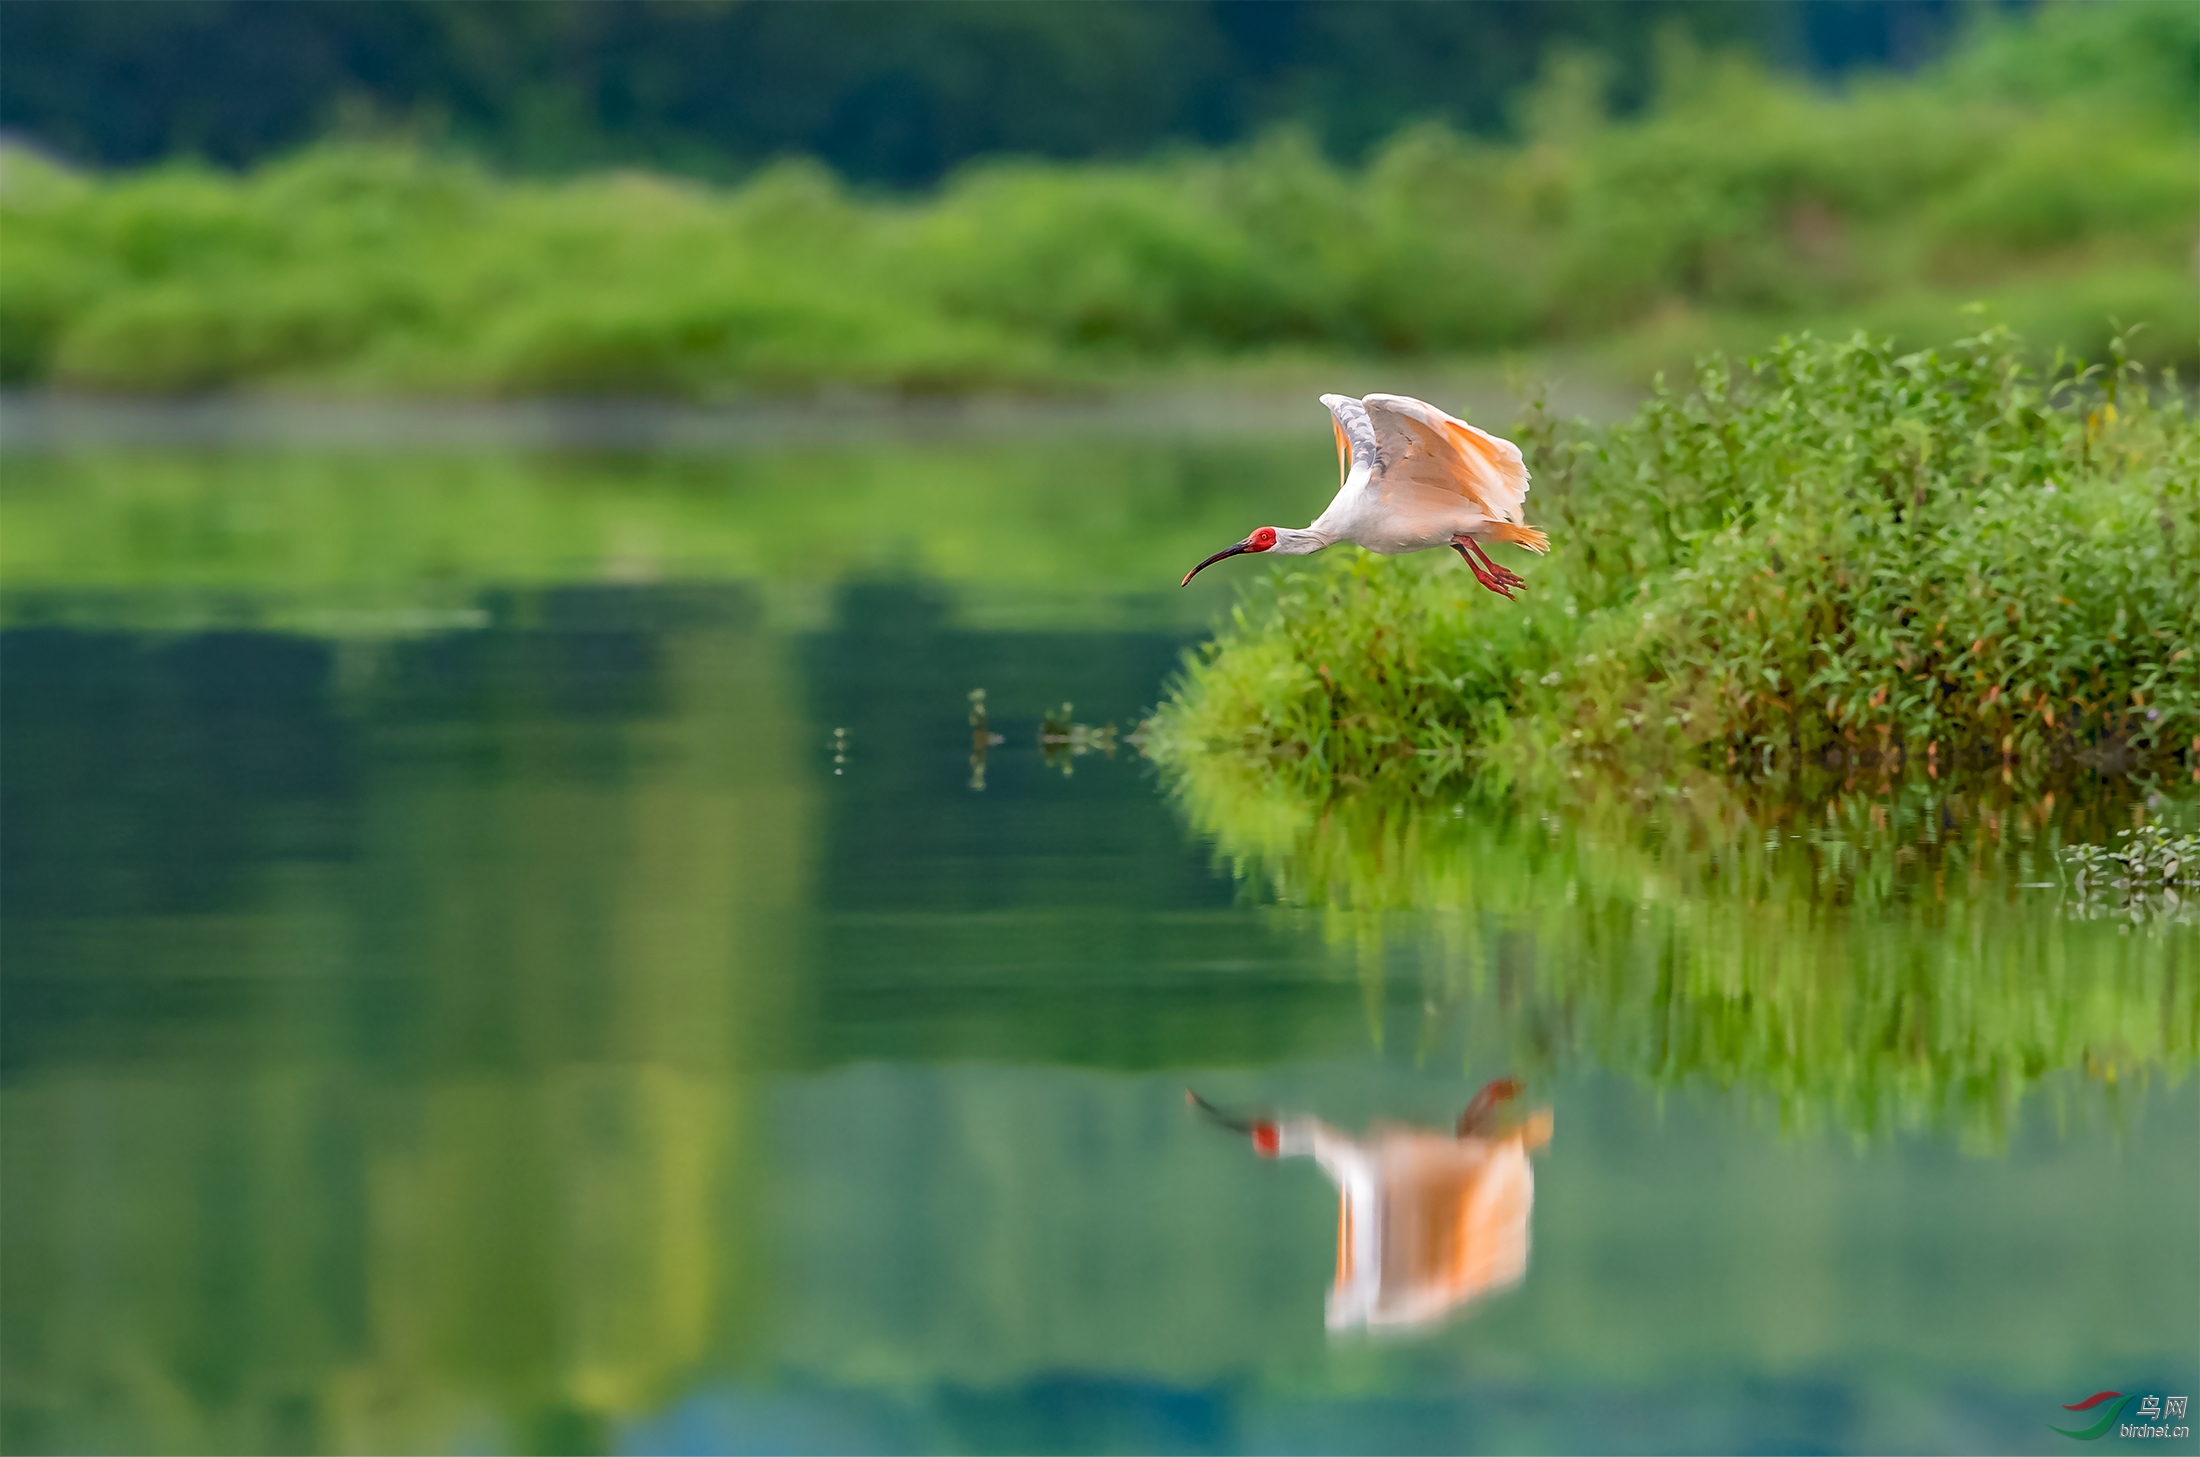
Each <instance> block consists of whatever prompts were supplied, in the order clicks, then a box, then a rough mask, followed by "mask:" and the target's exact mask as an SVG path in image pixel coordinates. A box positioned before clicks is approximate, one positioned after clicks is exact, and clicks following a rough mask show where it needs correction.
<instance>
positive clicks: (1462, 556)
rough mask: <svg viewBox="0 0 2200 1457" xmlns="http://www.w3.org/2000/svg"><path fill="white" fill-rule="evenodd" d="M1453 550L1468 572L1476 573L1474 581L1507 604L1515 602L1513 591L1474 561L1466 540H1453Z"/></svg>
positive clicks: (1458, 538)
mask: <svg viewBox="0 0 2200 1457" xmlns="http://www.w3.org/2000/svg"><path fill="white" fill-rule="evenodd" d="M1451 549H1452V550H1453V551H1455V552H1457V553H1459V560H1461V561H1463V562H1465V563H1466V564H1467V570H1468V571H1470V572H1472V573H1474V580H1476V581H1477V582H1480V583H1481V584H1482V585H1483V586H1485V587H1487V588H1489V589H1490V590H1491V591H1492V592H1495V593H1496V594H1497V595H1498V596H1500V597H1502V598H1504V599H1505V600H1506V601H1507V602H1510V601H1512V600H1513V594H1512V589H1511V588H1509V587H1507V586H1506V585H1505V584H1504V583H1503V582H1502V581H1500V580H1498V579H1497V578H1496V577H1493V576H1491V575H1490V573H1489V569H1488V568H1487V567H1484V566H1483V565H1482V564H1481V563H1480V562H1478V561H1476V560H1475V559H1474V557H1473V555H1472V554H1471V553H1469V552H1468V550H1467V543H1466V541H1465V539H1464V538H1460V537H1454V538H1452V543H1451Z"/></svg>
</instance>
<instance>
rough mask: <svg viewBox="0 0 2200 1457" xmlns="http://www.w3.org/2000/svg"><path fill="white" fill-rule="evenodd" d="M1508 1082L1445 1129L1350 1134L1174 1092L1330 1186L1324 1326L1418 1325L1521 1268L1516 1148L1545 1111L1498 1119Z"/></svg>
mask: <svg viewBox="0 0 2200 1457" xmlns="http://www.w3.org/2000/svg"><path fill="white" fill-rule="evenodd" d="M1519 1094H1520V1084H1519V1083H1518V1082H1517V1081H1515V1080H1513V1079H1511V1078H1499V1079H1498V1080H1497V1081H1495V1082H1493V1083H1491V1084H1489V1085H1488V1086H1487V1087H1485V1088H1483V1089H1482V1091H1481V1092H1479V1093H1476V1094H1475V1095H1474V1100H1473V1101H1472V1102H1470V1103H1469V1104H1467V1110H1466V1112H1464V1113H1462V1114H1460V1115H1459V1123H1458V1126H1457V1127H1456V1128H1454V1129H1449V1130H1438V1129H1428V1128H1411V1127H1406V1126H1402V1125H1398V1124H1377V1125H1376V1126H1375V1127H1373V1128H1371V1129H1369V1130H1368V1132H1367V1135H1366V1136H1365V1137H1364V1138H1353V1137H1351V1136H1349V1135H1347V1134H1345V1133H1342V1132H1340V1131H1339V1130H1337V1129H1335V1128H1332V1127H1330V1126H1329V1125H1328V1124H1326V1123H1323V1122H1321V1121H1320V1120H1319V1119H1315V1118H1287V1119H1266V1118H1263V1119H1253V1118H1238V1117H1232V1116H1231V1115H1229V1114H1227V1113H1224V1112H1223V1111H1222V1110H1221V1109H1219V1108H1216V1107H1215V1106H1214V1105H1213V1104H1212V1103H1209V1102H1208V1101H1207V1100H1206V1099H1205V1098H1202V1097H1200V1096H1199V1094H1197V1093H1195V1092H1193V1091H1192V1090H1191V1089H1189V1088H1186V1089H1185V1090H1184V1095H1185V1098H1186V1100H1187V1101H1188V1102H1190V1103H1191V1104H1192V1106H1193V1107H1195V1108H1197V1109H1199V1110H1200V1111H1201V1112H1203V1113H1205V1114H1206V1115H1207V1116H1208V1117H1210V1118H1212V1119H1214V1120H1215V1121H1216V1122H1217V1123H1220V1124H1221V1125H1222V1126H1223V1127H1225V1128H1228V1129H1230V1130H1231V1131H1232V1132H1236V1133H1242V1134H1247V1135H1250V1136H1251V1138H1252V1141H1253V1149H1254V1151H1255V1152H1256V1153H1258V1154H1260V1155H1261V1156H1262V1157H1263V1158H1289V1157H1291V1156H1293V1155H1305V1156H1307V1157H1309V1158H1312V1159H1313V1160H1314V1162H1315V1163H1317V1164H1319V1165H1320V1166H1321V1169H1322V1172H1323V1173H1325V1174H1327V1175H1329V1178H1330V1181H1331V1182H1332V1183H1334V1184H1335V1185H1336V1186H1337V1278H1336V1283H1334V1284H1333V1285H1331V1286H1330V1289H1329V1300H1328V1324H1329V1328H1330V1329H1331V1330H1343V1329H1346V1328H1348V1327H1352V1326H1362V1325H1364V1326H1368V1327H1375V1326H1416V1325H1425V1324H1427V1323H1428V1322H1430V1321H1433V1320H1436V1319H1437V1318H1438V1317H1440V1316H1443V1315H1445V1314H1447V1313H1448V1312H1450V1311H1452V1310H1455V1309H1457V1308H1458V1307H1459V1306H1461V1305H1464V1304H1466V1303H1467V1302H1468V1301H1470V1300H1473V1299H1475V1298H1476V1297H1477V1296H1481V1295H1488V1294H1491V1293H1492V1292H1494V1291H1498V1290H1502V1289H1504V1288H1506V1287H1507V1286H1509V1285H1513V1284H1516V1283H1518V1282H1519V1280H1520V1279H1521V1277H1522V1276H1524V1275H1525V1274H1527V1272H1528V1212H1529V1210H1530V1209H1531V1208H1532V1207H1533V1206H1534V1204H1535V1174H1534V1173H1533V1171H1532V1170H1531V1169H1530V1168H1529V1166H1528V1154H1529V1153H1530V1152H1531V1151H1532V1150H1535V1149H1538V1148H1541V1147H1542V1146H1543V1145H1544V1144H1546V1143H1548V1142H1549V1141H1550V1137H1551V1115H1550V1111H1549V1110H1548V1109H1543V1110H1539V1111H1537V1112H1535V1113H1532V1114H1530V1115H1528V1116H1527V1117H1526V1118H1522V1119H1516V1120H1508V1119H1507V1118H1505V1117H1504V1116H1503V1113H1504V1105H1505V1104H1507V1103H1509V1102H1511V1101H1512V1100H1513V1099H1514V1098H1516V1097H1518V1096H1519Z"/></svg>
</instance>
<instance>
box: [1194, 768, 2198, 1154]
mask: <svg viewBox="0 0 2200 1457" xmlns="http://www.w3.org/2000/svg"><path fill="white" fill-rule="evenodd" d="M1175 787H1176V792H1177V794H1178V797H1179V801H1180V803H1181V804H1182V805H1183V807H1184V810H1185V812H1186V814H1187V815H1188V817H1189V818H1190V820H1191V822H1192V824H1193V826H1194V827H1195V828H1196V829H1198V830H1199V831H1201V832H1202V833H1204V834H1206V835H1209V836H1211V837H1212V838H1213V840H1214V843H1215V845H1216V848H1217V851H1218V852H1219V854H1220V855H1221V856H1222V857H1223V858H1224V860H1225V861H1226V862H1228V863H1229V864H1230V865H1231V867H1232V868H1233V870H1234V871H1235V873H1236V874H1238V875H1239V876H1240V877H1243V878H1245V879H1247V880H1249V881H1252V882H1254V883H1256V884H1258V885H1259V886H1260V887H1261V888H1262V891H1263V893H1264V894H1267V895H1271V896H1273V897H1274V898H1275V899H1277V900H1278V901H1280V902H1282V903H1284V904H1288V905H1294V906H1302V907H1309V908H1315V909H1318V910H1320V911H1321V912H1322V913H1323V914H1324V916H1325V917H1326V918H1327V919H1328V921H1329V923H1330V926H1331V929H1332V932H1333V934H1334V935H1335V936H1336V937H1337V938H1338V939H1339V940H1340V941H1343V942H1346V943H1350V944H1353V945H1356V946H1358V947H1359V948H1360V952H1361V956H1362V965H1363V967H1364V968H1365V969H1366V971H1365V974H1367V975H1370V976H1377V977H1379V976H1380V975H1381V974H1382V970H1381V969H1382V966H1383V961H1384V958H1383V956H1382V954H1381V946H1382V943H1383V942H1384V940H1385V939H1386V936H1387V937H1391V938H1394V939H1400V940H1403V941H1404V943H1405V944H1406V946H1407V947H1409V948H1418V949H1419V952H1420V954H1421V956H1422V965H1421V973H1422V975H1423V976H1424V977H1425V978H1426V979H1427V984H1428V990H1429V994H1430V997H1431V998H1432V1003H1431V1006H1432V1009H1434V1010H1437V1011H1440V1010H1441V1009H1442V1008H1443V1007H1444V1006H1445V1005H1447V1004H1448V1003H1451V1002H1459V1003H1461V1004H1462V1005H1464V1006H1466V1007H1468V1008H1472V1007H1474V1006H1478V1005H1481V1004H1482V1003H1483V1001H1484V1000H1485V999H1486V998H1489V997H1492V996H1494V997H1495V999H1496V1001H1497V1004H1498V1005H1497V1008H1496V1009H1495V1014H1496V1018H1497V1020H1498V1021H1499V1022H1500V1023H1501V1024H1502V1026H1503V1027H1504V1029H1505V1036H1506V1037H1507V1039H1508V1040H1509V1043H1510V1048H1509V1051H1510V1052H1511V1054H1512V1055H1513V1056H1515V1057H1516V1058H1518V1059H1519V1060H1520V1061H1521V1063H1522V1065H1523V1066H1531V1067H1532V1066H1535V1065H1537V1064H1539V1063H1549V1062H1554V1061H1556V1062H1566V1061H1570V1060H1574V1059H1579V1058H1588V1059H1590V1060H1592V1061H1594V1062H1595V1063H1597V1064H1599V1065H1602V1066H1605V1067H1608V1068H1612V1069H1614V1070H1619V1071H1625V1072H1629V1073H1632V1074H1634V1075H1636V1076H1639V1077H1642V1078H1645V1079H1648V1080H1650V1081H1652V1082H1658V1083H1675V1084H1689V1083H1706V1084H1710V1085H1713V1086H1720V1087H1726V1086H1738V1087H1742V1088H1745V1089H1748V1090H1750V1091H1752V1092H1755V1093H1758V1094H1761V1095H1764V1096H1766V1097H1768V1098H1770V1099H1772V1100H1774V1101H1775V1102H1777V1103H1778V1104H1779V1106H1780V1107H1781V1108H1782V1110H1783V1113H1784V1115H1785V1116H1788V1117H1792V1118H1795V1119H1799V1120H1802V1121H1806V1122H1807V1121H1813V1120H1815V1119H1817V1118H1820V1117H1832V1118H1834V1119H1836V1120H1838V1121H1840V1122H1842V1123H1845V1124H1847V1125H1849V1126H1851V1127H1853V1128H1855V1129H1857V1130H1858V1131H1860V1132H1871V1131H1878V1130H1884V1129H1887V1128H1889V1127H1892V1126H1895V1125H1897V1124H1902V1123H1909V1122H1917V1121H1933V1120H1938V1119H1940V1118H1943V1117H1951V1118H1954V1119H1957V1120H1959V1121H1960V1122H1961V1123H1962V1124H1964V1125H1965V1126H1967V1127H1968V1128H1969V1129H1971V1130H1972V1131H1973V1132H1974V1133H1975V1134H1979V1135H1982V1136H1986V1137H1989V1138H1999V1137H2000V1136H2001V1135H2002V1133H2003V1132H2004V1131H2005V1130H2006V1127H2007V1124H2008V1119H2009V1117H2010V1115H2011V1114H2012V1112H2013V1111H2014V1108H2015V1104H2016V1102H2017V1100H2018V1097H2019V1095H2020V1094H2021V1093H2022V1092H2023V1091H2024V1090H2025V1089H2026V1088H2028V1087H2030V1086H2032V1085H2033V1084H2035V1083H2038V1082H2039V1081H2040V1080H2041V1079H2042V1078H2045V1077H2047V1076H2049V1075H2051V1074H2055V1073H2060V1072H2072V1073H2078V1074H2082V1075H2084V1076H2087V1077H2091V1078H2096V1079H2099V1080H2101V1081H2102V1082H2104V1083H2108V1084H2113V1083H2116V1082H2118V1081H2122V1080H2129V1079H2132V1078H2139V1079H2142V1080H2143V1079H2144V1078H2145V1077H2146V1076H2147V1075H2148V1074H2149V1072H2150V1071H2153V1070H2169V1071H2171V1072H2172V1073H2175V1074H2180V1075H2181V1074H2182V1072H2183V1071H2184V1070H2185V1069H2186V1068H2188V1067H2189V1066H2190V1065H2191V1063H2192V1060H2193V1057H2194V1053H2195V1048H2196V1044H2200V982H2196V980H2195V976H2194V970H2195V951H2196V944H2195V942H2194V941H2193V938H2192V934H2191V931H2190V929H2189V928H2181V927H2173V926H2170V925H2167V924H2160V923H2157V924H2154V925H2152V926H2151V927H2150V928H2148V929H2147V930H2146V931H2143V932H2142V933H2140V934H2122V933H2120V932H2119V928H2118V927H2116V926H2113V925H2102V924H2091V923H2086V922H2083V921H2080V920H2076V919H2074V918H2073V917H2071V916H2070V915H2068V914H2066V907H2065V906H2064V905H2063V904H2062V900H2061V897H2060V896H2059V894H2058V893H2057V892H2056V891H2055V890H2054V889H2053V888H2052V887H2051V886H2050V887H2048V888H2044V889H2043V888H2041V885H2040V883H2041V882H2052V881H2053V880H2054V878H2055V851H2056V849H2057V847H2058V846H2060V845H2061V844H2062V843H2064V841H2065V840H2066V839H2067V838H2069V837H2073V836H2080V835H2098V834H2100V833H2102V832H2103V824H2102V821H2103V820H2104V819H2106V818H2107V817H2108V816H2109V815H2110V814H2111V813H2117V812H2120V813H2124V814H2128V813H2129V810H2128V809H2123V810H2118V811H2111V810H2110V809H2108V808H2106V807H2104V806H2099V805H2096V806H2094V807H2092V808H2090V809H2088V810H2083V811H2076V812H2073V811H2070V810H2069V809H2068V807H2067V806H2066V807H2065V809H2064V811H2062V812H2060V813H2057V812H2055V811H2054V810H2053V808H2052V796H2049V797H2048V799H2047V800H2046V801H2045V802H2043V803H2035V804H2019V803H2008V802H2002V803H1996V802H1995V801H1993V800H1977V799H1963V798H1958V797H1954V796H1942V795H1936V794H1927V793H1922V792H1904V793H1900V794H1895V795H1891V796H1888V797H1885V798H1872V797H1867V796H1863V795H1853V794H1851V795H1839V794H1837V795H1834V796H1832V797H1830V798H1827V799H1824V800H1822V801H1821V800H1813V801H1810V802H1807V803H1799V804H1798V803H1780V802H1777V801H1775V802H1771V803H1767V804H1760V805H1756V806H1753V807H1747V808H1745V807H1744V805H1743V804H1742V802H1741V801H1740V799H1739V798H1738V797H1736V796H1735V795H1734V794H1732V793H1731V792H1729V791H1726V790H1724V789H1723V788H1722V787H1721V786H1720V785H1719V784H1718V783H1717V782H1716V781H1712V780H1709V779H1702V778H1699V779H1697V780H1696V781H1695V782H1693V783H1691V784H1689V785H1688V786H1687V787H1686V788H1685V789H1681V790H1678V791H1666V792H1663V793H1661V795H1660V796H1659V799H1658V802H1657V803H1655V804H1652V803H1649V802H1647V801H1646V800H1645V799H1644V798H1642V797H1638V796H1637V795H1635V794H1632V793H1627V792H1624V791H1623V792H1622V793H1620V794H1618V795H1616V796H1614V797H1613V798H1611V799H1610V800H1607V801H1604V802H1583V801H1581V800H1578V799H1577V800H1576V801H1574V802H1572V803H1570V804H1563V805H1554V806H1550V807H1547V808H1543V809H1537V808H1534V807H1532V806H1531V807H1527V808H1523V807H1520V806H1516V805H1511V804H1504V803H1490V802H1486V801H1485V802H1476V803H1472V804H1463V805H1456V806H1455V805H1447V804H1441V803H1431V802H1427V801H1418V800H1405V799H1400V798H1389V799H1373V798H1362V799H1353V800H1340V801H1332V802H1329V803H1327V804H1325V805H1320V806H1315V805H1310V804H1308V803H1307V802H1305V801H1303V800H1299V799H1297V798H1295V797H1294V796H1293V795H1292V794H1291V793H1290V792H1289V791H1288V790H1285V789H1282V788H1279V787H1274V786H1269V787H1262V786H1258V785H1254V784H1251V783H1249V782H1248V781H1246V780H1245V779H1243V778H1240V777H1238V776H1236V775H1233V774H1229V773H1227V772H1214V761H1212V760H1203V759H1198V758H1194V759H1191V760H1188V761H1186V762H1185V763H1184V764H1183V765H1181V766H1180V767H1179V769H1178V771H1177V775H1176V783H1175ZM1400 913H1410V915H1408V916H1407V918H1406V919H1405V920H1404V921H1403V922H1397V917H1398V916H1399V914H1400ZM2125 929H2126V930H2128V928H2125ZM1401 932H1402V933H1405V934H1403V935H1402V936H1401V935H1400V934H1399V933H1401ZM1371 953H1372V954H1371Z"/></svg>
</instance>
